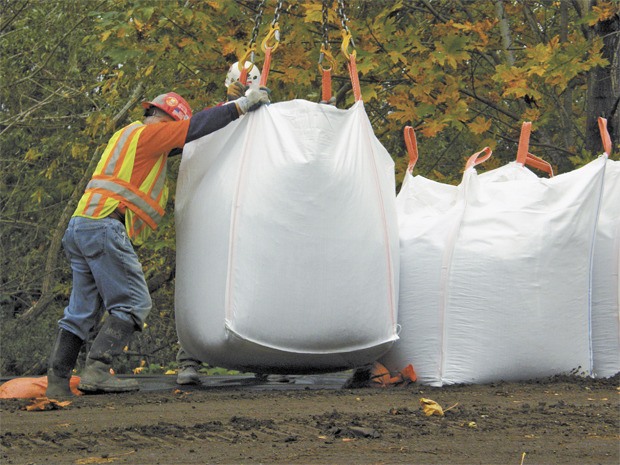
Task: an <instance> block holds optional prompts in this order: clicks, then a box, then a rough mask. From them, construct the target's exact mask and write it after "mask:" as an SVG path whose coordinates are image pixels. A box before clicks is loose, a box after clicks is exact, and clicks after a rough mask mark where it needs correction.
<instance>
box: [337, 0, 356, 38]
mask: <svg viewBox="0 0 620 465" xmlns="http://www.w3.org/2000/svg"><path fill="white" fill-rule="evenodd" d="M344 10H345V5H344V0H338V17H339V18H340V23H341V24H342V29H344V30H345V31H346V32H347V34H349V35H350V36H351V31H349V26H347V21H348V20H349V18H347V14H346V13H345V12H344ZM351 47H355V43H354V42H353V36H351Z"/></svg>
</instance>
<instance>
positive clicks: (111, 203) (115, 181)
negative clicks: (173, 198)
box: [73, 122, 168, 244]
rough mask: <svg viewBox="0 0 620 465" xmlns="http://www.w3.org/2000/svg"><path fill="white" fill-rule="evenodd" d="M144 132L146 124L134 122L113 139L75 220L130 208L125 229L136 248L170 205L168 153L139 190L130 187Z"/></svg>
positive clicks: (154, 165)
mask: <svg viewBox="0 0 620 465" xmlns="http://www.w3.org/2000/svg"><path fill="white" fill-rule="evenodd" d="M145 128H146V126H145V125H144V124H143V123H140V122H134V123H131V124H130V125H129V126H126V127H124V128H123V129H121V130H119V131H117V132H116V133H115V134H114V135H113V136H112V138H111V139H110V142H108V146H107V147H106V149H105V152H103V155H102V156H101V160H99V164H98V165H97V168H96V169H95V173H94V174H93V177H92V178H91V180H90V182H89V183H88V185H87V186H86V191H85V192H84V195H82V198H81V199H80V202H79V204H78V206H77V208H76V210H75V212H74V213H73V216H83V217H86V218H94V219H99V218H105V217H106V216H108V215H110V214H111V213H112V212H113V211H114V210H115V209H116V207H118V204H119V203H120V202H122V203H123V204H124V205H125V206H127V209H126V213H125V227H126V228H127V233H128V234H129V237H130V238H131V240H132V242H133V243H134V244H141V243H143V242H144V240H145V239H146V237H147V236H148V235H149V233H150V232H151V230H154V229H157V225H158V224H159V222H160V221H161V219H162V217H163V216H164V214H165V210H164V208H165V206H166V202H167V201H168V185H167V183H166V160H167V158H168V155H167V154H166V153H163V154H162V155H161V156H160V157H159V158H158V159H156V160H154V161H153V166H152V167H151V169H150V171H149V174H148V175H147V177H146V178H145V179H144V181H143V182H142V184H141V185H140V186H139V187H137V186H134V185H132V184H130V180H131V175H132V172H133V167H134V160H135V157H136V148H137V146H138V139H139V137H140V134H141V133H142V131H143V130H144V129H145ZM147 226H148V228H147Z"/></svg>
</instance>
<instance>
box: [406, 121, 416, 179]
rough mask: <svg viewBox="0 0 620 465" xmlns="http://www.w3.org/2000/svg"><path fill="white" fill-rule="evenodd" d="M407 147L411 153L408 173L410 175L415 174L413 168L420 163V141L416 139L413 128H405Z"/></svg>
mask: <svg viewBox="0 0 620 465" xmlns="http://www.w3.org/2000/svg"><path fill="white" fill-rule="evenodd" d="M404 132H405V146H406V147H407V153H409V165H408V166H407V171H408V172H409V174H411V173H412V172H413V167H414V166H415V164H416V163H417V162H418V140H417V139H416V137H415V131H414V130H413V128H412V127H411V126H405V131H404Z"/></svg>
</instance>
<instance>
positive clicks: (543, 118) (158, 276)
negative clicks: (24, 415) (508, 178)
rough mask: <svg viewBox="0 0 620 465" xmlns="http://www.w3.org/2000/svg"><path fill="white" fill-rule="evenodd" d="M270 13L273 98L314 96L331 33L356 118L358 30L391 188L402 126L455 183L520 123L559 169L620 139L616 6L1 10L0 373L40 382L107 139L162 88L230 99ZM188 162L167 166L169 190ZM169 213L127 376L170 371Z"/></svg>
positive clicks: (415, 0)
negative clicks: (605, 122)
mask: <svg viewBox="0 0 620 465" xmlns="http://www.w3.org/2000/svg"><path fill="white" fill-rule="evenodd" d="M323 4H325V6H326V7H328V10H329V11H328V15H327V16H325V15H324V14H323V8H322V7H323ZM76 6H79V8H76ZM276 8H277V9H278V11H277V13H278V15H279V25H280V29H281V42H280V46H279V48H278V49H277V51H275V52H274V55H273V61H272V65H271V73H270V75H269V82H268V85H269V87H270V88H271V89H272V100H273V101H275V102H277V101H284V100H290V99H294V98H302V99H307V100H311V101H318V100H319V99H320V93H321V89H320V76H319V74H318V72H317V62H318V59H319V51H320V46H321V44H322V43H324V41H325V38H326V37H327V39H328V43H329V46H330V48H331V50H332V52H333V53H334V56H335V58H336V60H337V66H336V68H335V69H334V72H333V83H334V94H335V95H336V96H337V97H338V106H339V107H340V108H347V107H349V106H350V105H351V104H352V103H353V96H352V94H351V91H350V87H351V86H350V82H349V78H348V74H347V71H346V67H345V60H344V58H343V56H342V55H341V54H340V53H339V48H340V45H341V40H342V39H341V30H342V29H343V25H344V26H346V27H348V28H349V29H350V31H351V33H352V35H353V39H354V49H355V51H356V53H357V66H358V71H359V75H360V81H361V84H362V94H363V97H364V104H365V106H366V110H367V113H368V115H369V117H370V119H371V122H372V124H373V127H374V129H375V133H376V134H377V136H378V137H379V138H380V140H381V141H382V143H383V144H384V146H385V147H386V148H387V149H388V151H389V152H390V153H391V154H392V156H393V158H394V159H395V161H396V173H395V175H396V179H397V182H398V183H399V182H400V181H401V180H402V175H403V173H404V169H405V168H406V165H407V161H408V160H407V157H406V156H405V150H404V144H403V140H402V129H403V126H404V125H406V124H410V125H412V126H414V127H415V129H416V132H417V134H418V142H419V147H420V161H419V162H418V165H417V166H416V172H417V173H419V174H422V175H424V176H426V177H430V178H432V179H436V180H439V181H443V182H452V183H456V182H458V180H459V178H460V174H461V171H462V168H463V164H464V161H465V159H466V158H467V157H468V156H469V155H470V154H471V153H473V152H476V151H478V150H480V149H481V148H482V147H484V146H487V145H488V146H490V147H491V148H493V149H494V151H495V155H494V157H493V159H491V160H490V162H488V163H486V164H485V166H486V169H489V168H494V167H497V166H499V165H500V164H503V163H505V162H507V161H511V160H513V159H514V157H515V154H516V143H517V140H518V136H519V130H520V126H521V123H522V122H523V121H525V120H528V121H533V127H534V132H533V135H532V141H531V151H532V152H533V153H535V154H536V155H539V156H541V157H543V158H545V159H546V160H548V161H550V162H551V163H552V164H553V165H554V167H555V169H556V171H557V172H560V173H561V172H566V171H569V170H571V169H574V168H575V167H576V166H580V165H581V164H584V163H586V162H588V161H589V160H591V159H592V158H593V157H595V156H597V155H598V154H599V153H600V152H601V146H600V138H599V136H598V130H597V129H596V127H595V126H594V125H595V122H596V118H597V117H598V116H601V115H602V116H606V117H607V118H608V119H609V122H610V130H611V135H612V139H613V142H614V146H615V147H616V148H617V147H618V145H619V143H620V130H619V128H620V123H619V118H620V112H618V101H619V98H620V91H619V87H618V86H619V83H618V76H619V75H620V73H619V72H618V66H619V65H618V56H619V53H618V46H619V45H618V44H619V40H618V37H619V32H618V31H619V29H618V24H619V15H618V4H617V2H611V1H593V0H573V1H571V2H569V1H568V0H566V1H557V2H549V1H533V0H492V1H491V0H489V1H485V2H463V1H461V0H441V1H433V2H431V1H428V0H409V1H404V0H402V1H396V0H392V1H383V2H368V1H362V0H359V1H350V2H347V4H346V5H345V4H344V2H343V1H333V0H325V1H324V2H323V1H320V0H313V1H304V2H288V1H281V2H277V1H275V0H269V1H264V2H261V1H250V0H235V1H225V2H219V1H205V0H80V1H79V2H68V1H66V0H46V1H41V0H0V17H1V20H0V46H1V47H2V51H3V53H2V55H1V56H0V69H1V70H2V79H1V84H0V98H1V102H2V103H1V104H0V134H1V137H2V139H1V143H2V146H1V148H2V154H1V156H0V163H1V168H2V169H1V170H0V189H1V191H0V195H1V197H0V199H1V202H0V212H1V213H0V225H1V229H0V260H1V262H2V265H1V267H0V306H1V307H0V321H1V322H2V327H1V334H0V337H1V341H2V350H1V351H0V373H2V374H3V375H10V374H32V373H43V372H44V369H45V365H46V357H47V355H48V352H49V349H50V346H51V343H52V341H51V339H52V337H53V334H54V329H53V327H54V326H55V323H56V320H57V319H58V318H59V317H60V315H61V313H62V310H63V308H64V306H65V305H66V303H67V300H68V295H69V292H70V288H71V281H70V270H69V266H68V264H67V263H66V260H65V259H64V258H63V256H62V253H61V246H60V239H61V238H62V234H63V233H64V229H65V227H66V224H67V222H68V219H69V217H70V215H71V214H72V212H73V209H74V208H75V205H76V203H77V200H78V199H79V197H80V195H81V193H82V192H83V189H84V186H85V184H86V182H87V181H88V179H89V176H90V174H91V173H92V170H93V169H94V163H95V162H96V161H97V159H98V157H99V154H100V153H101V150H102V149H103V148H104V146H105V144H106V142H107V139H108V138H109V137H110V135H111V134H112V132H113V131H114V129H115V128H118V127H120V126H122V125H124V124H127V123H128V122H130V121H132V120H136V119H139V118H140V117H141V111H142V110H141V107H140V106H139V105H138V102H139V101H140V100H141V99H143V98H149V97H153V96H155V95H157V94H159V93H162V92H164V91H167V90H175V91H177V92H179V93H180V94H182V95H183V96H184V97H185V98H186V99H187V100H188V102H189V103H190V104H191V105H192V107H193V108H194V109H196V110H197V109H201V108H203V107H205V106H209V105H214V104H216V103H217V102H219V101H221V100H223V99H224V87H223V81H224V77H225V73H226V71H227V69H228V66H229V65H230V64H231V63H233V62H234V61H236V60H237V57H240V56H242V55H243V54H244V53H245V51H246V49H247V47H248V44H249V42H251V41H252V39H253V38H255V39H256V42H257V43H258V45H260V42H261V41H262V39H263V38H264V37H265V34H266V32H267V30H268V28H269V26H270V23H271V22H272V21H273V19H274V14H275V9H276ZM254 33H256V37H254ZM262 60H263V55H262V52H261V51H260V48H259V49H258V51H257V53H256V62H257V64H258V65H259V66H262V65H263V63H262ZM179 162H180V160H179V159H178V157H177V159H173V160H170V161H169V169H170V174H171V176H170V178H171V181H172V186H171V192H174V182H175V178H176V171H177V170H178V165H179ZM481 169H485V168H481ZM169 210H170V211H171V208H170V209H169ZM165 218H166V220H165V223H164V224H163V225H162V227H161V228H160V229H159V230H158V232H157V234H156V236H155V240H154V241H152V242H149V243H148V244H146V245H145V246H143V247H141V248H140V250H139V255H140V258H141V260H142V262H143V265H144V267H145V272H146V276H147V280H148V283H149V287H150V289H151V291H152V293H153V300H154V308H153V312H152V313H151V315H150V316H149V319H148V324H149V326H148V328H146V330H145V331H144V332H143V333H141V334H140V336H139V337H138V338H136V340H135V342H133V343H132V346H131V348H130V349H131V350H130V356H129V357H128V361H127V365H126V366H125V369H130V368H133V367H135V366H137V365H138V364H139V362H140V360H143V361H145V362H146V363H147V364H155V365H157V364H164V365H167V364H169V363H170V362H171V361H172V360H173V359H174V353H175V351H176V346H175V342H176V330H175V327H174V314H173V301H174V299H173V290H174V239H175V236H174V228H173V227H172V223H173V215H172V214H170V215H167V216H166V217H165Z"/></svg>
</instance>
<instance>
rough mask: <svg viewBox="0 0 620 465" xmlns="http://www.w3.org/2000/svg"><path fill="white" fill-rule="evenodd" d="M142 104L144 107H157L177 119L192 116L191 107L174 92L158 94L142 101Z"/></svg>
mask: <svg viewBox="0 0 620 465" xmlns="http://www.w3.org/2000/svg"><path fill="white" fill-rule="evenodd" d="M142 106H143V107H144V108H150V107H157V108H159V109H160V110H162V111H164V112H166V114H168V115H170V116H172V117H173V118H174V119H175V120H177V121H181V120H184V119H188V118H191V117H192V109H191V108H190V107H189V105H188V104H187V102H186V101H185V99H183V97H181V96H180V95H179V94H177V93H176V92H167V93H165V94H161V95H158V96H157V97H155V98H154V99H153V100H152V101H150V102H142Z"/></svg>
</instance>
